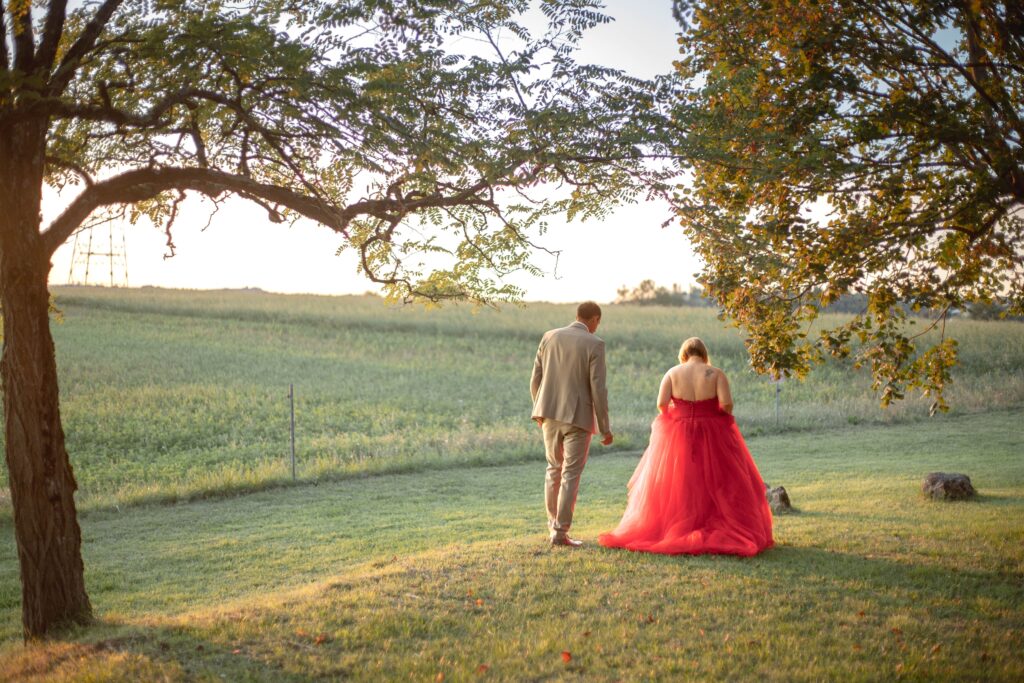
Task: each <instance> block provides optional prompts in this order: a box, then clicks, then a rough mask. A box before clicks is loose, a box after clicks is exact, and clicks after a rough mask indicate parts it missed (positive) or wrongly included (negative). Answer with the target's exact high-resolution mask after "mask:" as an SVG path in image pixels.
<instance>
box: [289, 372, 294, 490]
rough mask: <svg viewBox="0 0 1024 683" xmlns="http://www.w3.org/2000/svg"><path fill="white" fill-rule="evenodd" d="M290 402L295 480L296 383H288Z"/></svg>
mask: <svg viewBox="0 0 1024 683" xmlns="http://www.w3.org/2000/svg"><path fill="white" fill-rule="evenodd" d="M288 403H289V404H290V405H291V412H292V481H295V385H294V384H289V385H288Z"/></svg>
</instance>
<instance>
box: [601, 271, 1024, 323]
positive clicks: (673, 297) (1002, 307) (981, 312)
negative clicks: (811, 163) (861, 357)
mask: <svg viewBox="0 0 1024 683" xmlns="http://www.w3.org/2000/svg"><path fill="white" fill-rule="evenodd" d="M616 293H617V294H618V296H617V297H616V298H615V303H617V304H634V305H639V306H699V307H709V308H716V307H717V306H718V304H717V303H715V300H714V299H712V298H710V297H708V296H706V295H705V294H704V290H703V288H701V287H699V286H697V285H691V286H690V288H689V289H683V288H682V287H680V286H679V285H678V284H673V285H672V286H671V287H664V286H661V285H658V284H656V283H655V282H654V280H644V281H643V282H641V283H640V284H639V285H637V286H636V287H633V288H632V289H630V288H629V287H627V286H626V285H622V287H619V289H618V290H617V292H616ZM867 307H868V297H867V295H866V294H857V293H854V294H846V295H844V296H842V297H840V298H839V300H838V301H835V302H834V303H832V304H831V305H829V306H828V307H827V308H826V309H825V312H826V313H852V314H857V313H863V312H864V311H866V310H867ZM905 308H906V310H907V313H908V314H910V315H920V316H928V315H929V311H920V312H914V311H912V310H911V309H910V306H906V307H905ZM1007 309H1008V305H1007V304H1006V303H1005V302H998V301H992V302H976V303H972V304H968V305H967V306H966V307H965V308H963V309H962V310H954V311H951V313H950V314H951V315H953V316H962V317H965V318H971V319H973V320H1018V321H1019V320H1024V317H1022V316H1011V315H1006V311H1007Z"/></svg>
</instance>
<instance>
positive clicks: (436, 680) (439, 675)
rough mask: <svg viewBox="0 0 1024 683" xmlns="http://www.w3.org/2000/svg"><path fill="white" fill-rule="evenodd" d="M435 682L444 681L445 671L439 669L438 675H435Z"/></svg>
mask: <svg viewBox="0 0 1024 683" xmlns="http://www.w3.org/2000/svg"><path fill="white" fill-rule="evenodd" d="M434 681H435V683H444V672H443V671H438V672H437V675H436V676H434Z"/></svg>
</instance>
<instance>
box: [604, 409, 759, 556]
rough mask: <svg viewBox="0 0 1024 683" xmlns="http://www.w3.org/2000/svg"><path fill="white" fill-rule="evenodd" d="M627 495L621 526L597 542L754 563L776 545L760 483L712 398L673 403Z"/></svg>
mask: <svg viewBox="0 0 1024 683" xmlns="http://www.w3.org/2000/svg"><path fill="white" fill-rule="evenodd" d="M628 489H629V500H628V502H627V504H626V512H625V513H623V515H622V521H621V522H619V526H618V527H616V529H615V531H613V532H611V533H607V534H601V535H600V536H599V537H598V542H599V543H600V544H601V545H603V546H606V547H608V548H628V549H629V550H643V551H646V552H651V553H664V554H667V555H677V554H688V555H700V554H703V553H716V554H728V555H743V556H751V555H756V554H757V553H759V552H761V551H762V550H765V549H767V548H770V547H771V546H772V545H773V543H774V541H773V540H772V513H771V510H770V509H769V507H768V501H767V500H766V499H765V486H764V481H763V480H762V479H761V474H760V473H759V472H758V471H757V466H755V465H754V460H753V458H751V457H750V451H748V450H747V445H746V443H744V441H743V436H742V435H741V434H740V430H739V428H737V427H736V421H735V420H734V419H733V417H732V415H730V414H728V413H726V412H725V411H723V410H722V409H721V408H720V407H719V406H718V399H717V398H711V399H708V400H706V401H686V400H683V399H678V398H673V399H672V403H671V404H670V405H669V407H668V410H667V411H666V412H664V413H661V414H660V415H658V417H657V418H655V420H654V424H653V425H651V441H650V444H649V445H648V446H647V450H646V451H645V452H644V455H643V457H642V458H640V463H639V464H638V465H637V467H636V471H635V472H634V473H633V477H632V478H631V479H630V480H629V485H628Z"/></svg>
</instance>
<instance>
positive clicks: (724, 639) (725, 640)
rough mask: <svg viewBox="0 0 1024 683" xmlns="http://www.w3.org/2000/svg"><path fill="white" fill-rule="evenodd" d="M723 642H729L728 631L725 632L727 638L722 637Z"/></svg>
mask: <svg viewBox="0 0 1024 683" xmlns="http://www.w3.org/2000/svg"><path fill="white" fill-rule="evenodd" d="M722 642H723V643H728V642H729V634H728V633H726V634H725V638H723V639H722Z"/></svg>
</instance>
